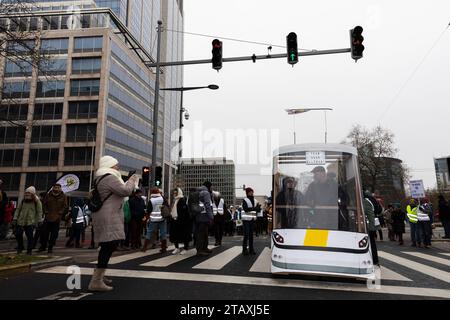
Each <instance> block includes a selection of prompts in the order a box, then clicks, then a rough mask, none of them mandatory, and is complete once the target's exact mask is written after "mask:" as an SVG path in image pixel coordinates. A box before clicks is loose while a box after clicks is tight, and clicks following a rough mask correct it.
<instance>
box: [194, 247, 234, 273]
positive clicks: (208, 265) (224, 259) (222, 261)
mask: <svg viewBox="0 0 450 320" xmlns="http://www.w3.org/2000/svg"><path fill="white" fill-rule="evenodd" d="M241 252H242V247H240V246H234V247H232V248H230V249H228V250H225V251H224V252H222V253H220V254H218V255H215V256H214V257H211V258H209V259H207V260H205V261H203V262H202V263H199V264H197V265H196V266H194V267H193V269H208V270H220V269H222V268H223V267H225V265H226V264H227V263H229V262H231V260H233V259H234V258H236V257H237V256H238V255H239V254H241Z"/></svg>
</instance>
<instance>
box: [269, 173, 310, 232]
mask: <svg viewBox="0 0 450 320" xmlns="http://www.w3.org/2000/svg"><path fill="white" fill-rule="evenodd" d="M302 202H303V195H302V193H301V192H300V191H298V190H297V181H296V180H295V179H294V178H293V177H286V178H284V179H283V187H282V189H281V191H280V193H278V195H277V197H276V203H277V212H276V214H277V221H279V223H280V225H279V226H277V227H279V228H282V229H286V228H287V229H291V228H296V227H297V222H298V220H299V216H298V213H299V210H298V208H297V206H299V205H301V204H302Z"/></svg>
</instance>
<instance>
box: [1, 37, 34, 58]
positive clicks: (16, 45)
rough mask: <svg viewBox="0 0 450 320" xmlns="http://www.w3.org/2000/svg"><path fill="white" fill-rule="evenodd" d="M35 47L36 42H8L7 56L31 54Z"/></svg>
mask: <svg viewBox="0 0 450 320" xmlns="http://www.w3.org/2000/svg"><path fill="white" fill-rule="evenodd" d="M34 47H35V42H34V40H24V41H20V40H19V41H8V45H7V48H6V54H7V55H13V56H17V55H24V54H29V53H31V52H33V51H34Z"/></svg>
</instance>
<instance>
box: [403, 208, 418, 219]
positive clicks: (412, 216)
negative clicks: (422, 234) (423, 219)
mask: <svg viewBox="0 0 450 320" xmlns="http://www.w3.org/2000/svg"><path fill="white" fill-rule="evenodd" d="M406 213H407V216H408V219H409V222H411V223H417V221H418V219H417V207H415V208H413V209H411V205H409V204H408V206H407V207H406Z"/></svg>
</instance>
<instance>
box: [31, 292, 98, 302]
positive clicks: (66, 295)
mask: <svg viewBox="0 0 450 320" xmlns="http://www.w3.org/2000/svg"><path fill="white" fill-rule="evenodd" d="M90 295H92V293H88V292H86V293H82V292H79V293H78V292H74V291H61V292H58V293H55V294H52V295H50V296H47V297H44V298H40V299H37V300H81V299H83V298H84V297H87V296H90Z"/></svg>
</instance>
